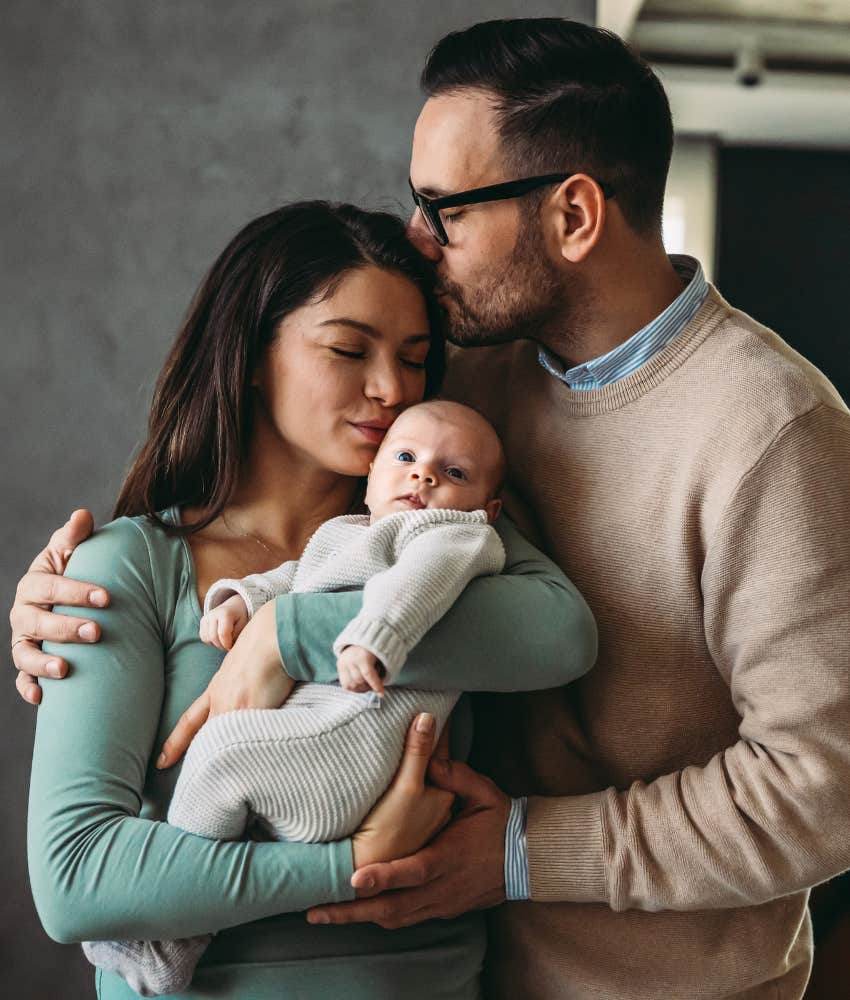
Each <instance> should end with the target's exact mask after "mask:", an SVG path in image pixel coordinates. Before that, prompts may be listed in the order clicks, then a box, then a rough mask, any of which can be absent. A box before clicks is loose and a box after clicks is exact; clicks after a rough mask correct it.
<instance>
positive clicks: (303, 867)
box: [27, 519, 354, 942]
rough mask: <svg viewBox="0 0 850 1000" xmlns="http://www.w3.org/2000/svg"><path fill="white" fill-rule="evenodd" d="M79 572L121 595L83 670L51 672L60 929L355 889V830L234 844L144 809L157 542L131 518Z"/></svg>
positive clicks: (43, 902)
mask: <svg viewBox="0 0 850 1000" xmlns="http://www.w3.org/2000/svg"><path fill="white" fill-rule="evenodd" d="M68 572H69V574H70V575H71V576H74V577H77V578H78V579H82V580H94V581H97V582H98V583H101V584H103V586H105V587H107V588H108V590H109V592H110V594H111V596H112V604H111V606H110V608H109V609H108V611H104V612H97V611H91V612H90V616H91V617H92V618H93V619H96V620H99V621H100V623H101V626H102V629H103V638H102V639H101V641H100V642H98V643H96V644H94V645H82V644H80V645H77V646H76V647H75V648H74V650H73V654H72V655H71V656H70V657H69V659H70V660H71V662H72V663H73V672H72V673H71V674H70V675H69V677H68V678H66V679H65V680H63V681H45V682H44V693H43V697H42V703H41V707H40V708H39V710H38V720H37V726H36V736H35V749H34V757H33V768H32V779H31V785H30V801H29V823H28V833H27V849H28V857H29V870H30V879H31V883H32V890H33V896H34V898H35V904H36V908H37V910H38V913H39V916H40V917H41V920H42V923H43V925H44V927H45V930H46V931H47V933H48V934H49V935H50V936H51V937H52V938H54V939H55V940H57V941H62V942H72V941H81V940H98V939H108V938H118V939H127V938H173V937H186V936H189V935H193V934H199V933H204V932H207V931H215V930H219V929H222V928H225V927H230V926H233V925H235V924H241V923H246V922H248V921H252V920H257V919H259V918H262V917H266V916H270V915H272V914H277V913H281V912H284V911H289V910H301V909H304V908H306V907H308V906H310V905H313V904H316V903H320V902H326V901H331V900H341V899H349V898H352V897H353V895H354V893H353V890H352V889H351V888H350V886H349V883H348V880H349V878H350V875H351V870H352V867H351V846H350V841H340V842H339V843H336V844H316V845H306V844H280V843H262V844H260V843H224V842H218V841H211V840H206V839H204V838H202V837H196V836H192V835H191V834H187V833H184V832H182V831H181V830H178V829H177V828H176V827H173V826H169V825H168V824H167V823H163V822H156V821H153V820H149V819H143V818H140V815H139V813H140V811H141V807H142V789H143V787H144V784H145V781H146V778H147V780H149V781H150V780H153V781H155V780H156V776H155V773H154V774H153V775H150V774H149V773H148V771H149V761H150V758H151V754H152V752H153V750H154V744H155V740H156V733H157V725H158V722H159V717H160V712H161V709H162V703H163V696H164V693H165V683H164V678H165V676H166V670H167V668H168V664H167V663H166V662H165V654H164V652H163V648H164V628H163V625H162V622H163V621H164V620H167V613H168V609H167V608H163V609H158V608H157V604H156V602H157V594H156V592H155V589H154V586H153V580H154V573H153V568H152V563H151V557H150V553H149V548H148V544H147V541H146V538H145V536H144V535H143V534H142V532H141V530H140V528H139V527H138V525H137V524H136V523H134V522H133V521H131V520H128V519H122V520H120V521H116V522H113V524H111V525H107V527H106V528H104V529H102V530H101V531H99V532H97V533H96V534H95V535H94V536H93V537H92V538H91V540H89V541H87V542H86V543H85V544H84V545H82V546H80V547H79V548H78V549H77V550H76V552H75V553H74V555H73V557H72V559H71V562H70V564H69V566H68ZM62 610H64V609H62ZM71 610H72V611H73V609H71ZM164 616H165V617H164ZM62 651H63V652H65V650H64V649H63V650H62Z"/></svg>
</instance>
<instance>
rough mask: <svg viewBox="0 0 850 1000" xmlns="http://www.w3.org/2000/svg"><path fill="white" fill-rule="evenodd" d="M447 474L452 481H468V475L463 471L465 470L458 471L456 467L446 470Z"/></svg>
mask: <svg viewBox="0 0 850 1000" xmlns="http://www.w3.org/2000/svg"><path fill="white" fill-rule="evenodd" d="M446 474H447V475H449V476H451V477H452V479H466V473H465V472H464V471H463V469H458V468H457V467H456V466H454V465H452V466H450V467H449V468H448V469H446Z"/></svg>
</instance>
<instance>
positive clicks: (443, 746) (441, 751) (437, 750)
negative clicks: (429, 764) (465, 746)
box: [431, 717, 452, 760]
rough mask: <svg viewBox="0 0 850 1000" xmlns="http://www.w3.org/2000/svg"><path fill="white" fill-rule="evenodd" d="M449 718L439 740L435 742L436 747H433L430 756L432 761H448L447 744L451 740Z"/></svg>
mask: <svg viewBox="0 0 850 1000" xmlns="http://www.w3.org/2000/svg"><path fill="white" fill-rule="evenodd" d="M451 722H452V720H451V717H450V718H449V719H448V721H447V722H446V724H445V725H444V726H443V731H442V732H441V733H440V738H439V739H438V740H437V745H436V746H435V747H434V752H433V753H432V754H431V757H432V759H433V760H448V759H449V742H450V740H451V732H450V729H451Z"/></svg>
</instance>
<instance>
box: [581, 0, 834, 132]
mask: <svg viewBox="0 0 850 1000" xmlns="http://www.w3.org/2000/svg"><path fill="white" fill-rule="evenodd" d="M597 23H598V24H599V25H600V27H606V28H610V29H611V30H612V31H615V32H616V33H617V34H619V35H621V36H622V37H623V38H625V39H626V40H627V41H629V42H630V43H632V44H633V45H634V46H635V47H636V48H637V49H638V51H639V52H640V53H641V55H642V56H643V57H644V58H645V59H647V60H648V61H649V62H650V63H651V64H652V66H653V67H654V68H655V69H656V71H657V72H658V74H659V76H660V77H661V79H662V81H663V82H664V86H665V89H666V90H667V92H668V95H669V97H670V103H671V107H672V108H673V117H674V123H675V126H676V129H677V132H679V133H683V132H684V133H699V134H707V135H715V136H718V137H719V138H720V139H721V140H724V141H727V142H734V143H747V142H755V143H776V144H782V145H807V146H829V147H834V148H850V0H597Z"/></svg>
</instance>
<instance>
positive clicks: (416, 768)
mask: <svg viewBox="0 0 850 1000" xmlns="http://www.w3.org/2000/svg"><path fill="white" fill-rule="evenodd" d="M434 728H435V722H434V716H433V715H431V714H430V713H429V712H421V713H420V714H419V715H417V716H416V718H415V719H414V720H413V722H412V723H411V725H410V728H409V729H408V730H407V739H406V740H405V743H404V756H403V757H402V758H401V764H399V768H398V771H397V772H396V777H395V780H396V781H398V782H400V783H401V784H407V785H410V786H411V787H414V788H421V787H422V786H423V785H424V784H425V773H426V771H427V770H428V763H429V761H430V760H431V754H432V753H433V752H434Z"/></svg>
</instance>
